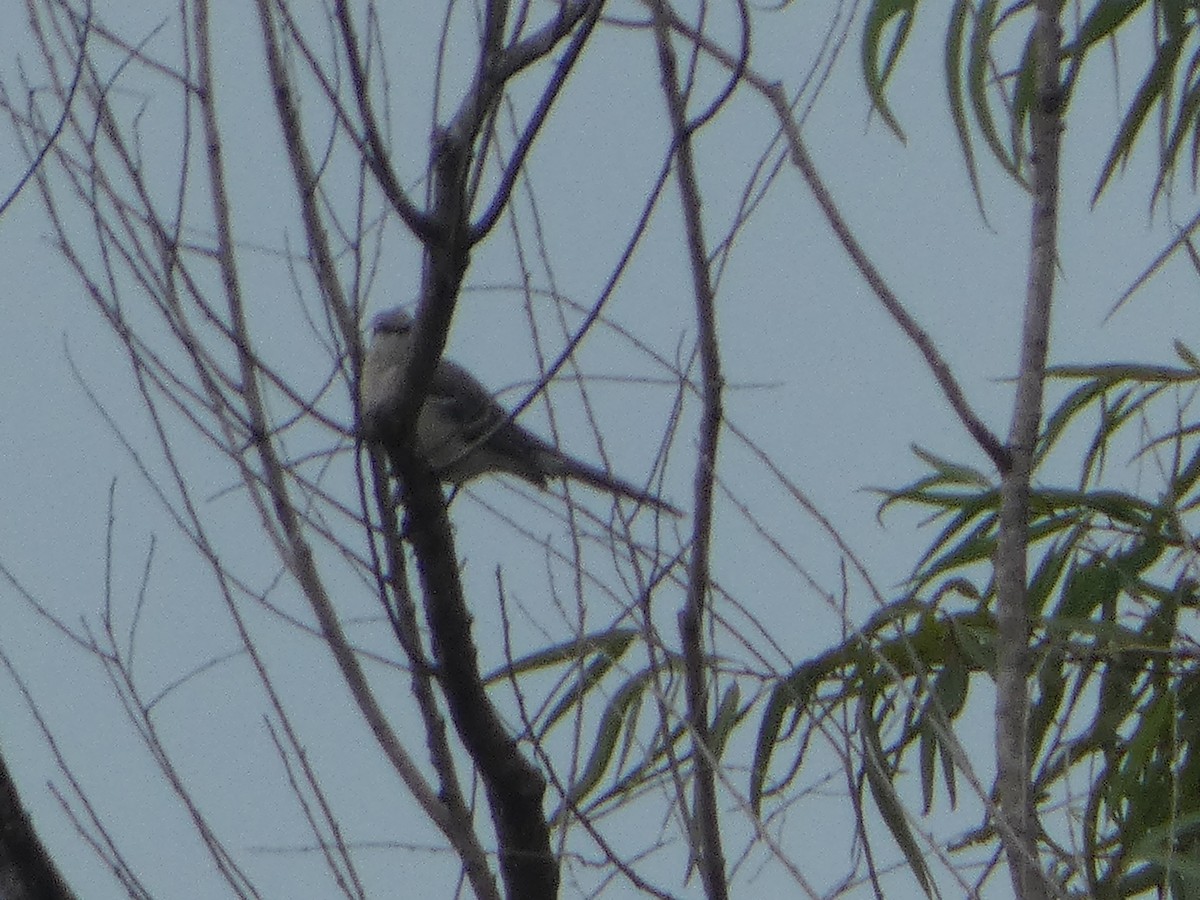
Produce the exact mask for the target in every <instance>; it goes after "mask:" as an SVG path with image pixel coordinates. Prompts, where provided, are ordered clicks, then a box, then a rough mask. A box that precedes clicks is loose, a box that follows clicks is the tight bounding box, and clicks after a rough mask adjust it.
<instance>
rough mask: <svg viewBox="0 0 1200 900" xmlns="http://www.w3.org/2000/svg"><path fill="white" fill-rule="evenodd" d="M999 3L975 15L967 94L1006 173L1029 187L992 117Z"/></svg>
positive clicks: (992, 0)
mask: <svg viewBox="0 0 1200 900" xmlns="http://www.w3.org/2000/svg"><path fill="white" fill-rule="evenodd" d="M997 5H998V3H997V0H983V2H982V3H980V4H979V8H978V10H977V11H976V13H975V23H974V24H975V27H974V28H973V29H972V31H971V40H970V43H969V45H968V46H969V53H968V56H967V95H968V96H969V97H970V99H971V109H972V111H973V112H974V113H975V120H976V122H978V123H979V130H980V131H981V132H983V139H984V142H985V143H986V144H987V145H988V147H989V148H990V149H991V151H992V155H993V156H994V157H995V158H996V161H997V162H998V163H1000V166H1001V167H1002V168H1003V169H1004V171H1006V172H1008V174H1009V175H1010V176H1012V178H1013V179H1015V180H1016V181H1017V182H1018V183H1020V184H1022V185H1025V180H1024V178H1022V176H1021V171H1020V167H1019V166H1018V165H1017V158H1016V155H1015V154H1014V153H1012V152H1010V151H1009V148H1008V147H1006V146H1005V145H1004V142H1003V141H1002V140H1001V139H1000V133H999V131H998V130H997V128H996V122H995V120H994V119H993V118H992V110H991V104H990V103H989V102H988V86H989V85H990V83H991V71H990V63H991V53H992V37H993V35H994V32H995V27H996V8H997Z"/></svg>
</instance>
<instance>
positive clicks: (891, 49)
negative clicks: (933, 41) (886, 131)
mask: <svg viewBox="0 0 1200 900" xmlns="http://www.w3.org/2000/svg"><path fill="white" fill-rule="evenodd" d="M916 11H917V0H875V2H874V3H873V4H871V8H870V9H869V10H867V17H866V21H865V22H864V24H863V49H862V67H863V80H864V81H865V82H866V84H867V94H868V95H869V96H870V98H871V105H872V106H873V107H874V108H875V109H876V110H878V111H879V115H880V117H881V118H882V119H883V121H884V122H885V123H886V124H887V126H888V128H890V129H891V130H892V131H893V133H895V135H896V137H898V138H899V139H900V140H902V141H903V140H904V130H903V129H902V128H901V127H900V123H899V122H898V121H896V117H895V116H894V115H893V114H892V110H891V107H889V106H888V102H887V98H886V96H885V93H886V90H887V83H888V79H889V78H891V76H892V72H893V71H894V70H895V67H896V62H897V60H898V59H899V58H900V53H901V52H902V51H903V49H904V44H905V42H906V41H907V40H908V35H909V32H910V31H911V30H912V23H913V17H914V15H915V14H916ZM893 20H895V21H893ZM893 24H894V26H895V31H894V32H893V34H892V40H891V42H890V43H889V44H888V46H887V48H886V50H885V49H884V48H883V47H882V41H883V34H884V32H885V31H886V30H887V29H888V27H889V26H892V25H893Z"/></svg>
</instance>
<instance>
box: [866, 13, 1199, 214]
mask: <svg viewBox="0 0 1200 900" xmlns="http://www.w3.org/2000/svg"><path fill="white" fill-rule="evenodd" d="M917 6H918V4H917V0H875V2H873V3H872V4H871V7H870V9H869V10H868V13H867V16H866V20H865V24H864V28H863V53H862V67H863V80H864V82H865V84H866V86H867V90H868V93H869V95H870V98H871V103H872V105H873V106H874V107H875V109H876V110H878V111H879V113H880V115H881V117H882V119H883V121H884V122H886V123H887V125H888V126H889V128H891V129H892V131H893V132H895V133H896V135H897V136H900V137H903V131H902V128H901V124H900V122H899V120H898V117H897V116H896V115H895V112H894V111H893V110H892V108H891V106H890V105H889V103H888V101H887V87H888V83H889V81H890V79H891V77H892V75H893V74H894V72H895V69H896V64H897V62H898V60H899V58H900V55H901V54H902V53H903V50H904V48H905V44H906V43H907V41H908V38H909V37H910V35H911V31H912V24H913V21H914V19H915V16H916V13H917ZM936 8H937V9H939V11H940V9H941V8H942V7H941V6H940V4H939V5H937V7H936ZM1139 13H1142V14H1143V15H1140V16H1139V15H1138V14H1139ZM1033 14H1034V4H1032V3H1026V2H1022V0H1014V2H1012V3H1009V4H1008V5H1001V4H1000V3H999V2H998V0H955V2H954V3H953V4H951V6H950V15H949V18H948V20H947V24H946V31H945V35H946V36H945V80H946V90H947V94H948V101H949V109H950V113H951V116H952V118H953V121H954V127H955V130H956V131H957V133H958V138H959V147H960V149H961V151H962V154H963V160H964V162H965V164H966V168H967V175H968V178H969V180H970V183H971V187H972V189H973V190H974V192H975V196H976V199H977V200H978V202H979V204H980V207H981V208H982V205H983V202H982V193H981V190H980V183H979V173H978V168H977V163H976V157H975V149H976V142H977V141H978V140H979V139H980V138H982V141H983V144H984V146H985V147H986V148H987V150H988V151H989V152H990V154H991V156H992V158H993V159H994V160H995V161H996V162H997V163H998V164H999V165H1000V167H1001V168H1002V169H1003V170H1004V171H1005V172H1006V173H1007V174H1008V175H1009V176H1011V177H1012V178H1014V179H1015V180H1017V181H1018V182H1020V183H1021V184H1022V185H1024V184H1025V178H1024V167H1025V161H1026V156H1027V153H1026V148H1025V144H1024V141H1025V125H1026V122H1027V121H1028V118H1029V111H1030V104H1031V103H1032V102H1033V90H1032V85H1033V48H1032V44H1031V41H1032V37H1031V34H1032V30H1031V29H1030V28H1029V22H1030V20H1031V18H1032V16H1033ZM1145 14H1149V16H1150V19H1151V22H1152V24H1153V27H1152V32H1153V45H1152V48H1151V50H1152V52H1151V54H1149V55H1148V57H1147V58H1148V62H1147V64H1146V69H1145V71H1144V74H1142V75H1141V77H1140V80H1139V81H1138V83H1137V87H1136V89H1135V90H1134V91H1133V94H1132V96H1131V98H1130V100H1129V103H1128V106H1127V108H1126V109H1125V112H1124V114H1123V116H1122V120H1121V124H1120V126H1119V128H1118V129H1117V131H1116V134H1115V136H1114V139H1113V143H1112V146H1111V147H1110V148H1109V151H1108V154H1107V157H1106V159H1105V161H1104V163H1103V165H1102V166H1101V169H1100V173H1099V176H1098V178H1097V181H1096V187H1095V190H1094V193H1093V197H1092V199H1093V202H1095V201H1096V200H1098V199H1099V198H1100V195H1101V194H1102V193H1103V191H1104V189H1105V187H1106V186H1107V185H1108V183H1109V181H1110V180H1111V178H1112V176H1113V175H1114V174H1115V173H1116V172H1117V171H1118V170H1119V169H1120V167H1121V166H1122V165H1123V164H1124V163H1125V162H1127V161H1128V159H1129V158H1130V156H1131V154H1132V153H1133V151H1134V148H1135V147H1136V145H1137V141H1138V139H1139V138H1140V137H1141V136H1142V134H1143V132H1144V131H1145V128H1146V125H1147V124H1148V123H1149V122H1151V121H1153V120H1154V119H1157V128H1156V129H1155V131H1156V134H1157V139H1158V155H1159V172H1158V177H1157V180H1156V182H1155V185H1154V192H1153V193H1154V196H1156V197H1157V196H1158V195H1159V194H1160V193H1161V192H1162V191H1163V190H1165V189H1167V188H1168V187H1169V185H1170V180H1171V178H1172V176H1173V175H1174V173H1175V172H1176V171H1177V169H1178V168H1179V167H1180V166H1181V165H1183V164H1184V163H1186V165H1187V166H1188V171H1189V172H1190V177H1191V181H1192V185H1193V187H1194V186H1195V184H1196V181H1197V177H1198V175H1200V19H1198V18H1197V12H1196V8H1195V4H1194V3H1187V2H1184V0H1094V2H1092V3H1091V5H1090V7H1087V8H1086V11H1085V12H1084V13H1083V14H1081V15H1077V16H1064V17H1063V18H1064V26H1065V27H1068V28H1071V29H1072V30H1071V32H1069V33H1068V34H1067V37H1066V40H1065V41H1064V44H1063V50H1062V92H1063V94H1062V96H1063V101H1064V103H1070V100H1071V97H1072V95H1073V92H1074V89H1075V87H1076V85H1077V84H1078V83H1079V75H1080V73H1081V72H1082V70H1083V64H1084V62H1085V60H1087V59H1088V58H1089V57H1090V55H1091V54H1092V53H1093V51H1095V50H1097V49H1105V50H1106V51H1110V52H1111V53H1112V54H1113V55H1114V56H1116V54H1117V52H1118V38H1119V37H1121V36H1122V34H1123V33H1124V32H1129V33H1131V34H1134V35H1137V36H1138V37H1139V39H1140V35H1139V34H1138V33H1137V32H1136V31H1135V29H1134V26H1135V24H1137V23H1139V22H1145V20H1146V15H1145ZM1153 113H1157V116H1152V114H1153ZM1185 154H1186V156H1185Z"/></svg>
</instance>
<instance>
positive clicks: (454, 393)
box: [359, 306, 682, 517]
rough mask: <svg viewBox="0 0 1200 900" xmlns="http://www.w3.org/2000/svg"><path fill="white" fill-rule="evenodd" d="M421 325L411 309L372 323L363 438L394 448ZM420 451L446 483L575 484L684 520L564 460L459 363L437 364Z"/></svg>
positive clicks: (624, 485)
mask: <svg viewBox="0 0 1200 900" xmlns="http://www.w3.org/2000/svg"><path fill="white" fill-rule="evenodd" d="M414 325H415V322H414V320H413V317H412V316H411V315H410V314H409V313H408V311H407V310H405V309H404V308H403V307H400V306H397V307H394V308H392V309H389V310H385V311H384V312H382V313H380V314H379V315H377V316H375V318H374V319H373V320H372V327H371V330H372V339H371V343H370V346H369V348H368V349H367V353H366V357H365V359H364V360H363V370H362V382H361V385H360V389H359V399H360V434H361V435H362V437H363V439H364V440H366V441H367V442H369V443H374V444H377V445H380V446H383V447H385V448H386V447H387V445H388V443H389V441H390V440H392V439H394V438H393V437H392V436H393V435H394V434H395V431H396V423H395V421H394V419H395V413H396V404H397V403H398V402H399V400H400V397H401V395H402V394H403V393H404V391H403V388H404V378H405V375H406V374H407V370H408V365H409V360H410V358H411V357H412V351H413V339H414V336H415V335H414ZM415 438H416V450H417V452H418V453H419V454H420V455H421V457H423V458H424V460H425V461H426V462H427V463H428V464H429V466H430V467H431V468H432V469H433V470H434V471H435V472H436V473H437V474H438V477H439V478H440V479H441V480H442V482H443V483H447V484H453V485H462V484H465V483H466V482H468V481H471V480H472V479H474V478H477V477H479V476H481V475H489V474H510V475H516V476H518V477H519V478H523V479H524V480H525V481H528V482H529V483H530V484H533V485H536V486H537V487H539V488H542V489H545V488H546V486H547V482H548V481H549V480H550V479H552V478H570V479H575V480H577V481H581V482H583V483H585V484H588V485H590V486H592V487H594V488H598V489H600V490H602V491H607V492H609V493H611V494H615V495H617V496H619V497H625V498H627V499H629V500H634V501H636V502H637V503H640V504H646V505H649V506H652V507H654V508H655V509H658V510H661V511H663V512H665V513H668V514H670V515H672V516H677V517H678V516H681V515H682V513H681V512H680V511H679V510H678V509H677V508H676V507H674V506H672V505H671V504H669V503H667V502H665V501H663V500H661V499H660V498H658V497H656V496H654V495H653V494H650V493H647V492H646V491H643V490H640V489H639V488H637V487H635V486H634V485H632V484H630V483H629V482H627V481H623V480H622V479H620V478H617V477H615V476H612V475H609V474H608V473H607V472H605V471H603V470H601V469H599V468H597V467H596V466H592V465H589V464H588V463H586V462H583V461H582V460H579V459H575V458H574V457H572V456H570V455H568V454H566V453H564V452H563V451H561V450H559V449H558V448H557V447H554V446H553V445H551V444H550V443H548V442H547V441H545V440H543V439H542V438H540V437H538V436H537V435H535V434H534V433H533V432H531V431H529V430H528V429H526V428H524V427H523V426H521V425H519V424H517V423H516V422H515V421H514V420H513V417H512V416H511V415H510V414H509V412H508V411H507V410H506V409H505V408H504V407H503V406H501V405H500V403H499V402H497V400H496V399H495V397H494V396H492V394H491V393H490V392H489V391H488V389H487V388H486V387H484V385H483V384H482V383H481V382H480V381H479V380H478V379H476V378H475V376H474V375H472V374H471V373H470V372H468V371H467V370H466V369H464V368H463V367H462V366H460V365H458V364H457V363H454V362H451V361H450V360H447V359H443V360H440V361H439V362H438V364H437V368H436V369H435V370H434V373H433V377H432V379H431V380H430V383H429V385H428V391H427V393H426V395H425V401H424V404H423V406H422V407H421V411H420V413H419V415H418V418H417V427H416V431H415Z"/></svg>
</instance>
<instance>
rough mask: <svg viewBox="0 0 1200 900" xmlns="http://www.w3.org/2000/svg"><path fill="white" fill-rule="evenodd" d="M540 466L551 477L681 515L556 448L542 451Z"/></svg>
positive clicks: (662, 501)
mask: <svg viewBox="0 0 1200 900" xmlns="http://www.w3.org/2000/svg"><path fill="white" fill-rule="evenodd" d="M542 468H543V470H544V471H545V472H546V474H547V475H549V476H551V477H559V478H574V479H575V480H577V481H582V482H584V483H585V484H590V485H591V486H592V487H594V488H599V489H600V490H602V491H608V492H609V493H611V494H616V495H618V496H620V497H626V498H628V499H630V500H634V501H636V502H638V503H644V504H646V505H647V506H653V507H654V508H655V509H658V510H662V511H663V512H665V513H669V514H670V515H672V516H675V517H676V518H679V517H681V516H683V512H682V511H681V510H679V509H678V508H677V507H674V506H672V505H671V504H670V503H667V502H666V501H665V500H663V499H661V498H659V497H656V496H655V495H654V494H650V493H647V492H646V491H643V490H641V489H640V488H638V487H635V486H634V485H632V484H630V483H629V482H628V481H623V480H621V479H620V478H617V477H616V476H614V475H609V474H608V473H607V472H605V471H604V470H602V469H598V468H596V467H595V466H590V465H588V464H587V463H585V462H583V461H581V460H578V459H572V458H570V457H568V456H565V455H563V454H562V453H559V452H558V451H556V450H553V449H550V448H547V449H546V450H544V451H543V452H542Z"/></svg>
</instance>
